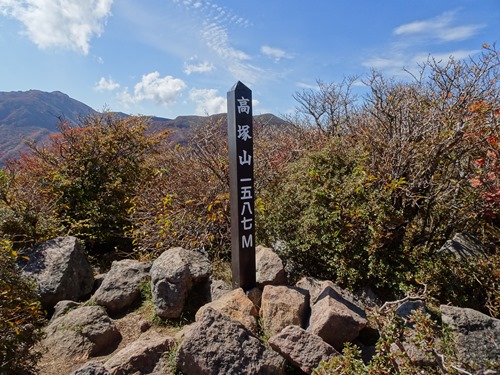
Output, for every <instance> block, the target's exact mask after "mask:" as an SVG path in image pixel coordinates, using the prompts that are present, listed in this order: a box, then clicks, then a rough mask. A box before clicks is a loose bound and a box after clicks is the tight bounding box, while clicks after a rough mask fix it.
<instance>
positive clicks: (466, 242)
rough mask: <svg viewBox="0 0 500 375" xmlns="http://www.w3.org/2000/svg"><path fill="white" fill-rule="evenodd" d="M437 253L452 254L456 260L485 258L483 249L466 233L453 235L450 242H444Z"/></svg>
mask: <svg viewBox="0 0 500 375" xmlns="http://www.w3.org/2000/svg"><path fill="white" fill-rule="evenodd" d="M438 252H439V253H443V254H453V255H454V256H455V257H456V258H457V259H467V258H469V257H474V258H477V257H485V256H486V251H485V248H484V246H483V245H482V244H481V242H479V241H478V240H477V239H476V238H475V237H474V236H472V235H470V234H468V233H457V234H455V235H454V236H453V238H452V239H451V240H448V241H446V242H445V244H444V245H443V246H442V247H441V249H440V250H439V251H438Z"/></svg>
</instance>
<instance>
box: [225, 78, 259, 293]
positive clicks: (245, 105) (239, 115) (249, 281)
mask: <svg viewBox="0 0 500 375" xmlns="http://www.w3.org/2000/svg"><path fill="white" fill-rule="evenodd" d="M227 126H228V145H229V183H230V189H229V192H230V204H231V268H232V273H233V287H234V288H240V287H241V288H243V290H245V291H247V290H250V289H252V288H253V287H255V284H256V282H255V273H256V269H255V220H254V208H255V204H254V197H255V194H254V183H253V163H254V160H253V122H252V91H251V90H250V89H249V88H248V87H246V86H245V85H244V84H243V83H241V82H240V81H238V82H237V83H236V84H235V85H234V86H233V87H232V88H231V90H230V91H228V93H227Z"/></svg>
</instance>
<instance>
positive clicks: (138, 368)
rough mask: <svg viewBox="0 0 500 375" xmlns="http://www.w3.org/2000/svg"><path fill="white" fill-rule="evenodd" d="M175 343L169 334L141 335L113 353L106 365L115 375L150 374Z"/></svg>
mask: <svg viewBox="0 0 500 375" xmlns="http://www.w3.org/2000/svg"><path fill="white" fill-rule="evenodd" d="M174 345H175V341H174V339H173V338H172V337H168V336H166V337H141V338H139V339H138V340H137V341H134V342H132V343H130V344H129V345H127V346H126V347H125V348H123V349H122V350H120V351H119V352H118V353H116V354H115V355H113V356H112V357H111V358H110V359H108V360H107V361H106V363H105V364H104V365H105V367H106V368H107V369H108V371H109V372H110V373H112V374H114V375H128V374H133V373H135V372H139V373H140V374H149V373H150V372H151V371H153V370H154V368H155V366H156V364H157V363H158V362H159V360H160V358H161V356H162V354H163V353H164V352H166V351H167V350H169V349H170V348H172V347H173V346H174Z"/></svg>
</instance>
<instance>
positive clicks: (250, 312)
mask: <svg viewBox="0 0 500 375" xmlns="http://www.w3.org/2000/svg"><path fill="white" fill-rule="evenodd" d="M208 308H212V309H215V310H217V311H219V312H221V313H223V314H226V315H227V316H229V317H230V318H231V319H233V320H236V321H238V322H240V323H241V324H243V325H244V326H245V327H246V328H247V329H248V330H249V331H250V332H252V333H254V334H257V328H258V326H257V318H258V317H259V312H258V311H257V308H256V307H255V305H254V304H253V302H252V301H251V300H250V299H249V298H248V297H247V296H246V294H245V292H244V291H243V289H241V288H238V289H235V290H233V291H232V292H229V293H226V294H224V295H223V296H222V297H220V298H219V299H217V300H215V301H213V302H210V303H208V304H206V305H204V306H202V307H201V308H200V309H199V310H198V312H197V313H196V320H199V319H200V318H201V316H202V315H203V312H204V311H205V310H206V309H208Z"/></svg>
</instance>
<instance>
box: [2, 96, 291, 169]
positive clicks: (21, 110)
mask: <svg viewBox="0 0 500 375" xmlns="http://www.w3.org/2000/svg"><path fill="white" fill-rule="evenodd" d="M97 113H99V112H98V111H96V110H94V109H93V108H91V107H90V106H88V105H86V104H85V103H82V102H80V101H78V100H76V99H73V98H71V97H70V96H68V95H67V94H65V93H63V92H61V91H52V92H45V91H41V90H29V91H10V92H2V91H0V166H2V165H4V164H5V162H6V161H7V160H8V159H12V158H15V157H17V156H18V155H19V154H20V153H21V152H23V151H25V150H26V149H27V146H26V142H25V141H26V140H28V139H29V140H34V141H36V142H41V141H44V140H46V139H48V137H49V136H50V135H51V134H53V133H57V132H58V131H59V129H58V123H59V122H60V121H61V120H64V121H69V122H70V123H73V124H78V123H79V120H81V118H82V117H85V116H87V115H94V114H97ZM113 113H115V114H116V115H117V116H123V117H127V116H130V115H128V114H126V113H123V112H113ZM220 116H224V115H223V114H216V115H211V116H198V115H183V116H177V117H176V118H175V119H169V118H163V117H159V116H150V118H151V121H152V130H153V131H160V130H164V129H171V130H175V131H176V135H175V141H176V142H183V141H184V138H185V135H186V133H187V132H188V131H189V129H191V128H192V127H195V126H197V125H200V124H202V123H203V122H205V121H206V120H207V119H210V118H212V117H216V118H217V117H220ZM261 116H268V117H269V118H270V119H273V120H274V121H273V122H276V123H280V122H283V120H282V119H280V118H279V117H277V116H275V115H273V114H262V115H258V116H255V117H256V118H259V117H261Z"/></svg>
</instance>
